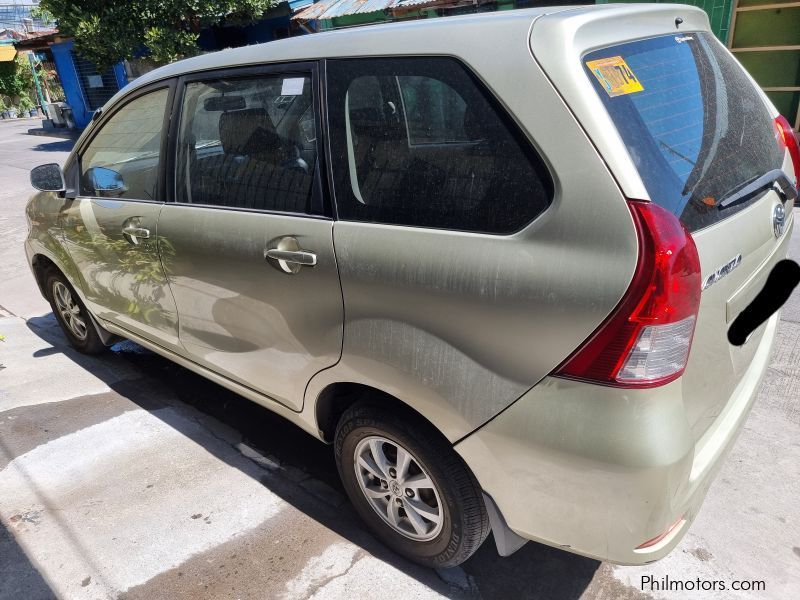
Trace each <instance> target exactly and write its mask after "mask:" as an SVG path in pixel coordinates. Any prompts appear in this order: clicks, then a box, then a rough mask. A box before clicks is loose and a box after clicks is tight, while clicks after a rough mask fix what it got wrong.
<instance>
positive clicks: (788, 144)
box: [775, 115, 800, 189]
mask: <svg viewBox="0 0 800 600" xmlns="http://www.w3.org/2000/svg"><path fill="white" fill-rule="evenodd" d="M775 129H776V130H777V132H778V143H779V144H780V145H781V146H782V147H784V148H786V149H787V150H788V151H789V156H791V157H792V166H793V167H794V185H795V187H796V188H797V189H800V144H798V143H797V137H796V136H795V134H794V131H792V126H791V125H789V121H787V120H786V117H784V116H782V115H781V116H779V117H777V118H776V119H775Z"/></svg>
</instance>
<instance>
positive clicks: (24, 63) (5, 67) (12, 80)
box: [0, 54, 33, 104]
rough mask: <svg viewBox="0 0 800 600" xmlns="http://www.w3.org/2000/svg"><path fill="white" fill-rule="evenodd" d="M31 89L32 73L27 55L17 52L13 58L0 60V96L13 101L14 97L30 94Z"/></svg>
mask: <svg viewBox="0 0 800 600" xmlns="http://www.w3.org/2000/svg"><path fill="white" fill-rule="evenodd" d="M32 90H33V74H32V73H31V65H30V63H29V62H28V57H27V56H22V55H20V54H18V55H17V57H16V58H15V59H14V60H10V61H6V62H0V96H5V97H7V98H9V99H11V101H12V102H14V101H15V100H14V98H17V97H19V96H23V95H25V94H30V93H31V91H32ZM6 104H8V102H6Z"/></svg>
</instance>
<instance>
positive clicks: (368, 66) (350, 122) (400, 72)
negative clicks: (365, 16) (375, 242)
mask: <svg viewBox="0 0 800 600" xmlns="http://www.w3.org/2000/svg"><path fill="white" fill-rule="evenodd" d="M327 76H328V89H329V94H328V98H329V100H328V102H329V114H328V118H329V122H330V126H331V148H332V155H333V163H334V172H335V184H336V188H335V189H336V201H337V210H338V214H339V217H340V218H342V219H349V220H355V221H367V222H374V223H392V224H398V225H411V226H419V227H435V228H447V229H456V230H464V231H478V232H487V233H511V232H514V231H517V230H519V229H520V228H521V227H523V226H524V225H525V224H527V223H529V222H530V221H531V220H533V219H534V218H535V217H536V216H537V215H539V214H540V213H541V212H542V211H544V210H545V208H547V206H548V204H549V203H550V200H551V197H552V182H551V180H550V178H549V175H548V173H547V172H546V170H545V168H544V166H543V164H542V162H541V160H540V159H539V157H538V156H537V155H536V153H535V152H534V151H533V149H532V148H531V147H530V145H529V144H528V143H527V140H525V139H524V137H522V136H521V134H520V132H519V131H518V129H517V127H516V126H515V125H514V124H513V123H512V122H511V121H510V120H508V119H507V118H506V117H505V116H504V115H503V114H502V113H501V112H500V110H499V109H498V108H497V107H496V106H495V104H494V102H492V100H491V98H490V97H489V96H488V94H487V93H485V91H484V90H483V89H482V86H481V84H480V83H479V82H478V81H477V80H475V79H474V78H473V77H472V76H471V75H470V74H469V72H468V71H467V70H466V69H465V68H464V67H463V66H462V65H461V64H460V63H459V62H458V61H456V60H454V59H449V58H402V59H400V58H392V59H352V60H333V61H329V63H328V68H327Z"/></svg>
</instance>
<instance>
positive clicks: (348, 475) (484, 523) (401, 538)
mask: <svg viewBox="0 0 800 600" xmlns="http://www.w3.org/2000/svg"><path fill="white" fill-rule="evenodd" d="M373 436H380V437H382V438H385V439H387V440H389V441H390V442H391V443H395V444H399V445H400V446H401V447H402V449H404V450H406V451H407V452H409V453H410V454H411V455H412V456H413V459H414V461H415V463H419V466H420V467H421V469H422V470H423V471H427V475H428V477H429V478H430V480H432V482H433V484H434V485H435V487H436V491H437V493H438V499H441V503H439V502H438V501H437V502H436V504H437V506H438V507H439V508H440V511H439V514H440V518H443V519H442V520H443V523H442V525H441V530H440V531H439V532H438V534H437V535H436V536H435V537H433V538H432V539H430V540H425V541H420V540H415V539H409V537H407V536H406V535H403V533H401V532H399V531H396V530H395V529H394V528H393V526H392V525H390V524H389V522H388V521H384V519H383V518H382V517H381V516H379V514H378V512H377V511H378V510H379V509H378V508H373V502H377V501H375V500H374V501H370V500H369V499H368V498H367V496H366V493H365V492H364V491H362V487H361V484H360V483H359V478H360V477H361V476H360V475H359V474H357V472H356V456H355V453H356V450H357V449H358V448H359V443H361V442H362V441H364V443H365V444H368V442H367V441H365V440H366V438H371V439H374V438H373ZM362 447H364V446H362ZM382 448H387V449H388V451H391V448H392V446H391V445H390V444H385V445H383V446H382ZM334 452H335V454H336V465H337V467H338V469H339V476H340V477H341V479H342V482H343V484H344V487H345V490H346V491H347V494H348V496H349V497H350V501H351V502H352V503H353V506H354V507H355V509H356V511H357V512H358V514H359V516H360V517H361V518H362V519H363V521H364V522H365V523H366V524H367V526H368V527H369V529H370V530H371V531H372V532H373V533H374V534H375V535H376V536H377V537H378V538H379V539H380V540H381V541H382V542H383V543H385V544H386V545H387V546H389V547H390V548H392V550H394V551H395V552H397V553H398V554H401V555H403V556H405V557H406V558H409V559H410V560H412V561H414V562H416V563H419V564H421V565H424V566H426V567H432V568H447V567H454V566H456V565H458V564H461V563H462V562H464V561H465V560H467V559H468V558H469V557H470V556H471V555H472V554H473V553H474V552H475V551H476V550H477V549H478V548H479V547H480V545H481V544H482V543H483V541H484V540H485V539H486V536H487V535H488V534H489V517H488V516H487V513H486V507H485V506H484V503H483V496H482V494H481V488H480V486H479V485H478V482H477V481H476V480H475V477H474V475H472V473H471V472H470V470H469V469H468V468H467V465H466V464H465V463H464V461H463V460H462V459H461V457H460V456H459V455H458V454H456V452H455V451H454V450H453V448H452V447H451V446H450V444H449V443H448V442H447V440H446V439H445V438H444V437H443V436H442V435H441V434H440V433H439V432H438V431H436V429H434V428H433V427H432V426H431V425H430V424H428V423H426V422H424V421H423V420H422V419H420V418H418V417H415V416H414V415H413V414H405V413H398V412H397V411H391V410H387V409H386V408H383V407H381V406H380V405H377V404H374V403H366V402H365V403H357V404H355V405H353V406H352V407H350V408H349V409H348V410H347V411H345V413H344V414H343V415H342V417H341V419H340V420H339V424H338V426H337V428H336V439H335V441H334ZM415 463H412V467H409V470H410V469H411V468H413V466H416V465H415ZM395 472H396V471H395ZM367 479H369V477H368V476H367ZM372 481H373V482H374V483H375V485H379V486H381V489H383V486H382V484H381V483H378V482H379V481H380V480H379V479H378V478H377V477H376V478H374V479H373V480H372ZM371 485H372V484H371ZM390 487H391V486H390ZM395 489H396V486H395ZM388 491H389V490H388V488H387V494H386V498H388V502H389V503H391V502H392V501H393V500H394V501H396V502H397V504H398V505H399V506H404V505H403V502H407V501H408V500H407V498H405V497H404V496H403V494H402V492H401V493H400V495H399V497H398V496H392V495H391V494H389V493H388ZM418 492H419V493H420V498H418V500H421V499H422V497H421V496H422V494H423V493H425V491H420V490H418ZM406 493H409V492H408V490H406ZM412 493H413V492H412ZM427 493H428V494H432V492H431V491H428V492H427ZM412 498H413V496H412ZM438 499H437V500H438ZM387 506H388V504H387ZM404 511H405V509H404V508H403V509H401V512H400V513H398V514H401V515H405V514H406V513H405V512H404ZM401 518H406V519H407V517H401ZM409 522H410V521H409ZM433 533H434V526H433V524H431V532H430V535H433Z"/></svg>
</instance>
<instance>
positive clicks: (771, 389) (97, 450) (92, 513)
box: [0, 121, 800, 600]
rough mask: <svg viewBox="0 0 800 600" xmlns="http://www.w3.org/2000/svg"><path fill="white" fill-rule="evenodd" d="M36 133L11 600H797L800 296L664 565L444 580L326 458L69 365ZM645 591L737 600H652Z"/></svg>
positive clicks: (13, 292) (13, 491) (12, 356)
mask: <svg viewBox="0 0 800 600" xmlns="http://www.w3.org/2000/svg"><path fill="white" fill-rule="evenodd" d="M29 127H31V125H30V122H28V121H26V122H24V123H7V122H0V207H2V209H1V210H0V231H1V232H2V233H3V235H2V236H0V282H2V283H0V286H1V287H0V334H2V335H3V336H4V337H5V341H2V342H0V365H2V368H0V523H1V524H2V527H0V600H6V599H17V598H24V599H38V598H51V597H62V598H109V597H111V598H113V597H122V598H142V599H153V598H291V599H295V598H310V597H315V598H345V597H347V598H352V597H359V598H364V599H365V600H366V599H368V598H385V597H386V596H387V595H390V596H392V597H403V598H429V597H449V598H486V599H494V598H547V599H560V598H565V599H567V598H568V599H578V598H583V599H589V598H599V599H603V600H611V599H619V598H622V599H640V598H687V597H688V598H700V599H706V598H709V599H710V598H714V599H717V598H719V599H723V598H724V599H727V598H743V599H749V598H752V599H762V598H775V599H784V598H793V597H800V515H798V511H797V507H798V504H799V502H798V501H800V476H799V475H800V406H798V400H799V399H800V297H798V296H799V295H798V293H797V292H796V293H795V295H794V296H793V297H792V299H791V300H790V302H789V303H788V304H787V306H786V307H784V310H783V313H782V322H781V325H780V328H779V338H778V341H777V345H776V348H775V352H774V356H773V359H772V364H771V368H770V370H769V371H768V373H767V375H766V378H765V382H764V385H763V386H762V389H761V392H760V394H759V398H758V400H757V402H756V405H755V408H754V410H753V413H752V415H751V417H750V419H749V421H748V423H747V425H746V427H745V429H744V431H743V432H742V435H741V437H740V439H739V440H738V442H737V444H736V446H735V448H734V449H733V451H732V452H731V454H730V455H729V457H728V459H727V462H726V464H725V466H724V467H723V469H722V472H721V473H720V475H719V477H718V479H717V481H716V482H715V484H714V485H713V486H712V488H711V491H710V493H709V496H708V498H707V500H706V503H705V505H704V507H703V510H702V511H701V513H700V515H699V517H698V519H697V521H696V522H695V524H694V526H693V527H692V529H691V530H690V532H689V533H688V534H687V536H686V537H685V538H684V540H683V542H682V543H681V544H680V545H679V546H678V548H677V549H676V550H675V551H674V552H673V553H672V554H670V555H669V556H668V557H667V558H666V559H664V560H662V561H660V562H659V563H656V564H653V565H648V566H646V567H636V568H633V567H618V566H613V565H610V564H606V563H600V562H598V561H594V560H591V559H587V558H583V557H579V556H575V555H571V554H568V553H565V552H563V551H560V550H556V549H552V548H549V547H546V546H542V545H539V544H534V543H529V544H527V545H526V546H525V547H523V548H522V550H520V551H519V552H517V553H516V554H515V555H513V556H511V557H509V558H506V559H502V558H499V557H498V556H497V554H496V551H495V549H494V544H493V542H492V540H491V538H490V539H489V540H487V543H486V544H484V545H483V546H482V547H481V549H480V550H479V551H478V552H477V553H476V554H475V556H473V557H472V558H471V559H470V560H469V561H467V562H466V563H464V565H462V567H460V568H456V569H450V570H447V571H443V572H435V571H431V570H428V569H423V568H420V567H417V566H415V565H413V564H411V563H409V562H408V561H405V560H404V559H402V558H400V557H397V556H396V555H394V554H393V553H391V552H390V551H388V550H386V549H385V548H384V547H383V546H381V545H380V544H379V543H378V542H377V541H376V540H375V539H374V538H373V537H372V536H371V535H370V534H369V533H368V532H367V531H365V530H364V529H363V527H362V525H361V524H360V522H359V521H358V519H357V517H356V515H355V513H354V512H353V511H352V509H351V508H350V506H349V504H348V502H347V501H346V499H345V498H344V494H343V491H342V489H341V487H340V485H339V483H338V476H337V474H336V470H335V466H334V462H333V457H332V452H331V449H330V447H328V446H326V445H324V444H322V443H320V442H318V441H316V440H314V439H313V438H312V437H310V436H308V435H307V434H305V433H304V432H302V431H300V430H299V429H297V428H295V427H294V426H292V425H290V424H288V423H287V422H285V421H283V420H282V419H280V418H279V417H277V416H275V415H273V414H272V413H270V412H269V411H267V410H266V409H264V408H262V407H260V406H258V405H256V404H253V403H251V402H248V401H246V400H244V399H242V398H240V397H238V396H236V395H234V394H232V393H230V392H228V391H226V390H224V389H222V388H220V387H218V386H216V385H214V384H212V383H210V382H207V381H205V380H204V379H202V378H201V377H199V376H197V375H195V374H193V373H191V372H189V371H186V370H185V369H183V368H181V367H178V366H177V365H174V364H172V363H170V362H169V361H167V360H165V359H163V358H161V357H159V356H157V355H154V354H152V353H150V352H147V351H145V350H144V349H142V348H141V347H139V346H137V345H135V344H133V343H130V342H126V343H121V344H118V345H117V346H115V347H114V348H113V349H112V350H111V351H109V352H107V353H105V354H103V355H100V356H97V357H86V356H82V355H80V354H78V353H76V352H74V351H73V350H71V349H70V348H69V347H68V346H67V345H66V342H65V340H64V338H63V336H62V335H61V333H60V331H59V329H58V326H57V324H56V322H55V319H54V318H53V316H52V315H51V314H50V309H49V306H48V305H47V303H46V302H44V300H42V298H41V296H40V295H39V293H38V290H37V289H36V285H35V283H34V281H33V278H32V276H31V275H30V273H29V270H28V268H27V266H26V264H25V258H24V253H23V250H22V240H23V239H24V237H25V234H26V229H27V227H26V223H25V218H24V214H23V207H24V203H25V201H26V199H27V197H28V195H29V194H30V188H29V186H28V181H27V177H28V176H27V171H28V170H29V169H30V168H31V167H33V166H35V165H37V164H41V163H45V162H53V161H55V162H61V161H63V160H64V158H65V157H66V152H67V151H68V150H69V148H70V145H71V142H70V141H68V140H58V139H52V138H45V137H34V136H28V135H27V134H26V133H25V131H26V130H27V128H29ZM796 216H800V213H798V214H796ZM792 242H793V243H792V254H793V256H794V257H795V259H800V232H797V231H796V232H795V234H794V238H793V241H792ZM532 510H535V507H532ZM642 576H650V577H652V578H653V579H654V580H656V581H658V580H662V578H664V577H669V578H670V579H671V580H673V581H674V580H681V581H694V580H696V579H698V578H699V579H700V580H702V581H722V582H723V583H725V584H726V586H727V587H728V589H726V590H724V591H719V590H718V591H717V592H695V593H682V592H675V591H673V592H659V591H654V590H649V589H645V590H642V587H641V578H642ZM734 581H763V582H764V586H765V589H764V590H759V591H748V592H732V591H731V590H730V586H731V585H732V584H733V582H734Z"/></svg>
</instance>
